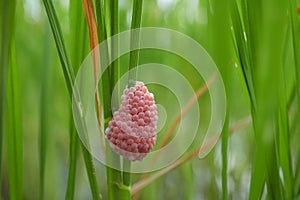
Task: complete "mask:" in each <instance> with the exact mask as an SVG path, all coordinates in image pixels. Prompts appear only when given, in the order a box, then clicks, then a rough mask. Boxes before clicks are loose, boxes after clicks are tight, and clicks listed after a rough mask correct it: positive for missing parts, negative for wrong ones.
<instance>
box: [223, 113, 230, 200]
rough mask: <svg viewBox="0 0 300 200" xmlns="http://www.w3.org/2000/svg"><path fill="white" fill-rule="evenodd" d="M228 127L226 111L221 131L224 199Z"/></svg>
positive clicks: (226, 191)
mask: <svg viewBox="0 0 300 200" xmlns="http://www.w3.org/2000/svg"><path fill="white" fill-rule="evenodd" d="M228 127H229V114H228V111H227V114H226V119H225V123H224V128H223V131H222V199H223V200H226V199H227V197H228V178H227V172H228V170H227V169H228V155H227V154H228Z"/></svg>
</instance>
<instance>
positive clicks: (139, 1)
mask: <svg viewBox="0 0 300 200" xmlns="http://www.w3.org/2000/svg"><path fill="white" fill-rule="evenodd" d="M142 9H143V0H133V11H132V19H131V29H137V28H140V27H141V21H142ZM138 45H139V31H132V33H131V37H130V46H131V48H132V47H138ZM138 60H139V50H134V51H131V52H130V57H129V70H131V71H130V73H129V80H131V81H129V86H131V85H132V84H134V81H135V80H136V71H135V70H133V69H134V68H135V67H136V66H137V65H138Z"/></svg>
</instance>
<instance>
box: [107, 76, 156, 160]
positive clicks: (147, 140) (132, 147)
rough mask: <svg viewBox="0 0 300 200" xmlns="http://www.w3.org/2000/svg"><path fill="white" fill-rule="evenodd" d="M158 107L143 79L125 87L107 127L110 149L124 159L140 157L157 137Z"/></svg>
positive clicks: (149, 149)
mask: <svg viewBox="0 0 300 200" xmlns="http://www.w3.org/2000/svg"><path fill="white" fill-rule="evenodd" d="M157 119H158V116H157V110H156V105H155V101H154V96H153V94H152V93H150V92H149V91H148V89H147V87H146V86H145V85H144V83H143V82H139V81H137V82H136V84H135V86H134V87H130V88H126V89H125V90H124V92H123V95H122V104H121V106H120V108H119V110H118V111H116V112H115V113H114V115H113V118H112V120H111V121H110V122H109V124H108V128H107V129H106V131H105V132H106V139H107V140H108V141H109V143H110V146H111V147H112V149H113V150H114V151H115V152H116V153H118V154H120V155H121V156H123V157H124V158H125V159H127V160H131V161H135V160H139V161H141V160H143V158H144V157H145V156H146V155H147V153H149V152H150V151H151V149H152V148H153V145H154V144H155V141H156V124H157Z"/></svg>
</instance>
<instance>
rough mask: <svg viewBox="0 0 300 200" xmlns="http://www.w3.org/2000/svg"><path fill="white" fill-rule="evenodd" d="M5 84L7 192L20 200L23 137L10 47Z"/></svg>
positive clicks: (16, 72) (21, 190)
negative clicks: (6, 82)
mask: <svg viewBox="0 0 300 200" xmlns="http://www.w3.org/2000/svg"><path fill="white" fill-rule="evenodd" d="M10 51H11V56H10V64H9V65H8V66H9V70H8V84H7V86H8V87H7V124H8V127H7V133H8V134H7V142H8V168H9V169H8V171H9V191H10V198H11V199H22V194H23V135H22V121H21V104H20V93H19V82H18V80H19V78H18V69H17V64H16V52H15V48H14V46H13V45H12V47H11V49H10Z"/></svg>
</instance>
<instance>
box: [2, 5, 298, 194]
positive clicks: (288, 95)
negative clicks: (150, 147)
mask: <svg viewBox="0 0 300 200" xmlns="http://www.w3.org/2000/svg"><path fill="white" fill-rule="evenodd" d="M28 2H31V3H32V2H35V4H33V3H32V4H30V3H28ZM28 2H27V1H19V2H17V3H16V1H1V3H0V27H1V29H0V38H1V44H0V45H1V47H0V48H1V49H0V160H1V165H0V172H1V182H0V184H1V187H0V188H1V189H0V190H1V197H2V198H3V199H62V198H65V199H100V198H101V197H102V198H103V199H131V198H133V199H167V198H172V199H216V198H222V199H247V198H248V199H299V197H300V170H299V169H300V147H299V140H300V125H299V120H300V56H299V55H300V43H299V42H300V40H299V36H300V35H299V17H298V13H297V4H298V3H299V2H297V0H287V1H279V0H276V1H274V0H264V1H260V0H225V1H216V0H203V1H198V0H191V1H184V0H177V1H166V0H148V1H141V0H130V1H118V0H94V1H93V2H94V6H95V14H96V21H97V29H98V30H97V31H98V38H99V42H102V41H104V40H106V39H107V38H109V37H111V36H113V35H115V34H118V33H119V32H120V31H123V30H129V29H136V28H139V27H141V26H143V27H149V26H150V27H163V28H170V29H173V30H176V31H180V32H182V33H184V34H186V35H188V36H190V37H192V38H193V39H195V40H196V41H197V42H199V43H200V44H201V45H202V46H203V47H205V49H206V50H207V51H208V52H209V54H210V56H211V57H212V58H213V60H214V61H215V63H216V64H217V66H218V69H219V71H220V73H221V75H222V78H223V81H224V84H225V88H226V95H227V102H226V103H227V108H228V109H227V114H226V121H225V124H224V127H223V131H222V137H221V138H220V139H221V140H222V141H220V142H219V143H218V144H217V146H216V148H215V149H214V150H213V151H212V152H211V153H210V154H209V155H208V156H207V157H206V158H204V159H202V160H199V159H198V158H195V157H196V155H197V154H195V153H194V154H193V152H194V151H195V148H196V147H198V143H199V141H200V138H201V136H198V135H197V138H196V139H195V141H194V143H193V144H192V145H191V146H190V147H189V149H188V150H187V152H185V153H184V154H183V155H182V157H181V158H180V159H181V160H182V162H179V163H173V164H172V165H171V166H168V167H166V168H164V169H162V170H159V171H155V172H152V173H149V174H130V173H126V172H120V171H118V170H115V169H112V168H109V167H103V166H102V164H100V163H98V162H97V161H95V160H94V159H93V157H92V155H91V154H90V153H89V152H88V150H87V149H86V148H85V147H84V146H83V145H82V143H81V141H80V139H79V137H78V134H77V131H76V128H75V125H74V121H73V116H72V113H71V105H70V103H69V100H70V98H68V97H70V96H71V95H72V92H73V91H72V87H73V84H74V80H75V76H76V73H77V71H78V69H79V67H80V65H81V63H82V61H83V60H84V58H85V57H86V55H87V54H88V53H89V52H90V49H89V38H88V26H87V22H86V19H85V16H84V11H83V4H82V2H81V1H70V2H69V4H68V3H66V2H67V1H63V0H58V1H51V0H43V2H42V3H43V4H44V7H43V6H42V5H41V3H40V2H38V1H28ZM44 11H45V13H44ZM49 24H50V26H49ZM50 27H51V31H50ZM41 33H43V34H41ZM136 33H137V34H136ZM52 38H54V40H53V39H52ZM114 42H116V43H111V44H107V47H106V52H104V53H103V54H102V55H101V56H100V60H101V59H102V58H104V57H105V58H113V57H114V55H113V53H114V52H115V50H117V49H114V48H119V45H120V44H121V43H122V42H124V41H114ZM130 42H131V46H132V47H133V46H138V45H139V35H138V32H133V34H132V36H131V41H130ZM57 52H58V56H56V55H57V54H56V53H57ZM107 60H109V59H107ZM59 63H60V65H61V69H62V70H61V69H60V67H58V66H59ZM144 63H161V64H165V65H168V66H170V67H172V68H173V69H175V70H177V71H178V72H180V73H181V74H182V75H183V76H184V77H186V78H187V79H188V80H189V82H190V84H191V86H192V87H193V89H194V90H195V91H197V90H198V89H199V88H201V87H202V86H203V85H204V84H205V83H204V81H203V80H202V78H201V77H200V76H198V75H195V71H194V69H193V68H192V66H191V65H190V63H188V62H187V61H186V60H184V58H179V57H178V56H176V55H172V54H170V53H168V52H162V51H158V50H153V49H147V50H141V51H137V50H135V51H132V52H130V53H129V54H127V55H123V56H122V57H120V58H118V59H117V60H115V61H114V62H113V63H112V64H111V66H109V68H108V69H107V70H106V71H105V72H104V74H103V76H102V77H101V79H100V80H99V94H100V101H101V107H102V110H103V119H104V121H105V124H104V127H103V128H105V127H107V123H108V121H109V120H110V119H111V118H112V110H111V106H110V104H111V93H112V91H113V89H114V88H115V87H116V84H117V82H118V80H119V79H120V77H121V76H122V75H123V74H125V73H126V72H127V71H128V70H132V69H135V68H136V67H137V66H138V65H139V64H144ZM151 76H153V77H154V76H155V74H149V77H151ZM130 79H132V80H136V79H138V77H136V71H135V70H132V73H131V74H130ZM64 84H65V85H66V86H67V87H64ZM149 88H150V90H151V91H153V93H154V94H155V97H156V101H157V102H158V103H159V104H161V105H163V106H164V107H165V109H166V112H167V114H168V120H167V121H166V124H165V126H164V127H163V129H162V131H160V133H159V134H158V141H157V144H160V143H161V142H162V139H163V137H164V136H165V135H166V133H167V132H168V130H169V127H171V125H172V124H173V121H174V120H175V119H176V117H177V114H178V113H180V108H179V104H178V102H177V100H176V96H175V95H174V94H172V92H170V91H168V90H167V89H166V88H163V87H159V86H156V85H149ZM122 89H123V88H118V93H119V95H120V92H121V90H122ZM209 98H210V95H209V93H207V92H206V93H204V94H203V95H202V96H200V97H199V100H198V103H199V108H200V112H201V121H200V123H204V124H205V123H207V124H208V122H209V120H210V115H211V111H210V104H211V102H210V100H209ZM248 116H250V118H251V120H250V121H252V126H247V127H246V124H249V121H248V123H244V122H240V120H241V119H244V118H245V117H248ZM204 128H207V127H205V125H204ZM174 137H175V136H174V135H173V136H171V138H174ZM107 145H108V144H107ZM155 148H157V147H155ZM80 149H81V150H80ZM81 155H83V157H81ZM106 156H107V158H108V159H112V160H114V161H116V162H117V163H118V164H119V165H120V166H123V168H127V169H129V168H130V162H128V161H125V160H123V159H122V158H121V157H120V156H118V155H116V154H115V153H113V152H112V151H109V148H108V151H107V155H106ZM82 158H83V159H82ZM179 166H180V167H179ZM105 168H106V170H105ZM85 172H86V173H85ZM29 177H30V179H29ZM249 181H250V184H249ZM136 186H139V188H138V191H136V188H137V187H136Z"/></svg>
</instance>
